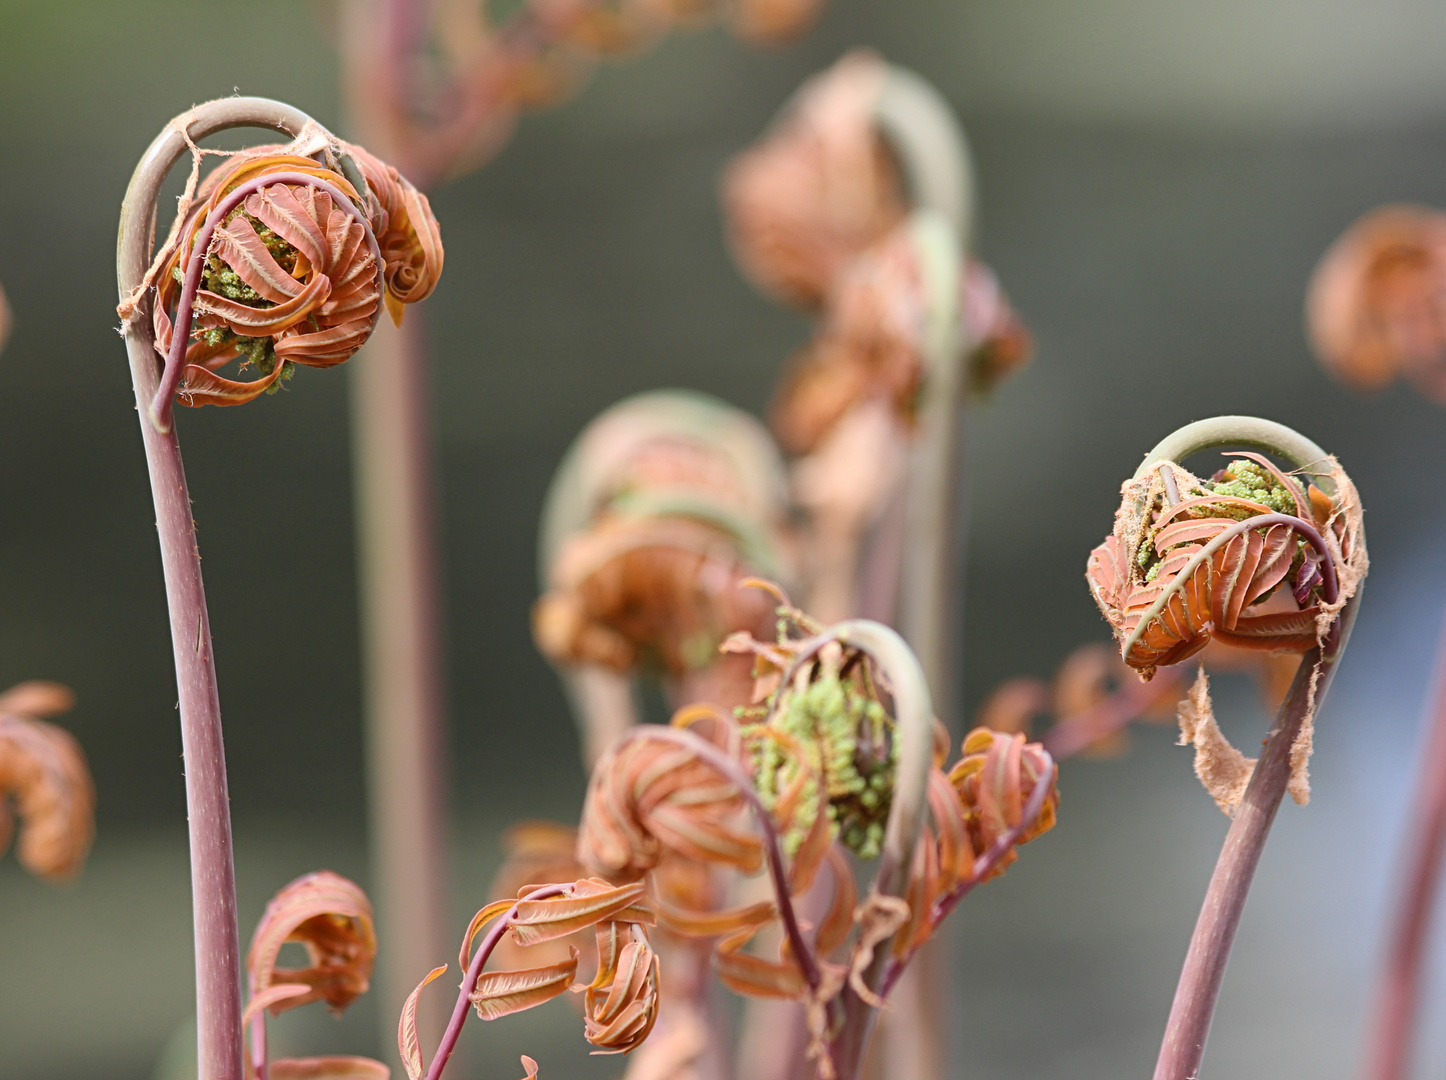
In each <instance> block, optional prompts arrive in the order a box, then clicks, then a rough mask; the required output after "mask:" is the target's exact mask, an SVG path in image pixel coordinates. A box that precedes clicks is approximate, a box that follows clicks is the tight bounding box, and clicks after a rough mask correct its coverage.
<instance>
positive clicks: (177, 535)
mask: <svg viewBox="0 0 1446 1080" xmlns="http://www.w3.org/2000/svg"><path fill="white" fill-rule="evenodd" d="M312 124H313V121H312V120H311V119H310V118H309V117H308V116H306V114H304V113H302V112H299V111H298V110H296V109H293V108H291V107H290V106H288V105H283V104H281V103H280V102H276V101H269V100H266V99H264V98H243V97H234V98H223V99H221V100H219V101H213V102H209V103H207V104H205V105H200V106H197V107H196V108H194V109H192V110H191V111H190V112H188V113H186V114H184V115H183V116H180V117H178V118H177V119H176V120H173V121H172V122H171V123H170V124H168V125H166V128H165V130H163V131H162V132H161V134H160V135H159V136H158V137H157V138H156V140H155V141H154V142H153V143H152V144H151V146H150V148H149V149H148V150H147V151H146V152H145V154H144V156H142V158H141V160H140V163H139V164H138V165H137V166H136V170H135V174H134V175H133V176H132V177H131V182H130V186H129V187H128V188H127V189H126V196H125V201H124V202H123V203H122V204H121V215H120V233H119V237H118V239H117V243H116V279H117V284H118V285H119V289H120V295H121V298H122V300H125V299H126V298H128V297H129V296H130V295H131V294H132V293H133V292H134V291H135V290H136V288H137V287H138V286H139V285H140V284H141V282H142V281H143V279H144V277H145V274H146V272H147V269H148V268H149V266H150V263H151V231H152V226H153V223H154V221H155V217H156V200H157V197H158V195H159V193H160V189H161V185H162V183H163V182H164V181H165V178H166V176H167V174H168V173H169V172H170V170H171V167H172V166H173V165H174V164H175V163H176V162H177V160H179V159H180V158H181V156H182V155H183V154H185V153H186V152H187V150H188V142H189V143H194V142H195V141H197V140H199V139H203V138H205V137H206V136H208V135H211V134H213V133H215V132H217V131H222V130H225V129H227V128H233V127H261V128H269V129H271V130H273V131H278V132H281V133H283V134H285V135H290V136H296V135H298V134H300V133H301V132H302V130H303V129H304V128H307V127H309V126H311V125H312ZM152 299H153V294H152V295H147V296H143V297H142V298H141V300H140V302H139V303H138V304H137V305H136V306H135V308H134V310H133V311H132V312H131V316H130V318H129V319H128V320H127V321H126V323H125V325H124V326H123V327H122V332H123V334H124V336H125V341H126V351H127V353H128V354H129V357H130V367H131V379H132V381H133V383H134V387H135V398H136V410H137V414H138V416H139V419H140V425H141V438H142V441H143V443H144V445H145V452H146V463H147V466H148V468H149V472H150V480H151V491H152V494H153V496H154V499H155V510H156V530H157V532H158V533H159V537H160V544H161V566H162V571H163V573H164V576H165V583H166V600H167V604H168V606H169V609H170V622H171V645H172V649H173V651H174V654H175V665H176V686H177V692H178V708H179V711H180V720H181V747H182V753H183V756H184V760H185V780H186V810H187V815H186V816H187V824H188V827H189V830H190V840H191V900H192V915H193V924H194V933H195V952H196V1030H197V1055H198V1059H197V1077H198V1080H241V1073H242V1064H241V1062H242V1050H241V1040H242V1031H241V948H240V934H239V930H238V927H237V923H236V879H235V869H234V866H233V862H232V851H231V814H230V803H229V798H228V795H227V788H226V758H225V747H224V743H223V739H222V732H221V706H220V700H219V697H218V694H217V689H216V667H215V660H214V657H213V655H212V651H211V629H210V624H209V621H208V618H207V614H206V594H205V589H204V586H203V584H202V580H201V557H200V552H199V549H198V548H197V544H196V527H195V522H194V521H192V519H191V500H190V495H189V493H188V491H187V488H186V474H185V469H184V467H183V465H182V462H181V448H180V443H179V442H178V441H177V438H176V433H175V431H174V430H171V431H167V432H162V431H159V430H157V429H156V427H155V426H154V425H153V424H152V423H151V421H150V418H149V406H150V404H151V402H152V401H153V400H154V399H155V396H156V391H157V390H158V389H159V386H160V375H161V371H160V364H159V363H158V358H157V356H156V354H155V348H154V345H155V343H154V338H153V337H152V330H151V320H150V304H151V302H152Z"/></svg>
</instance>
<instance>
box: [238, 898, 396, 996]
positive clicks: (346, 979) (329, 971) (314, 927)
mask: <svg viewBox="0 0 1446 1080" xmlns="http://www.w3.org/2000/svg"><path fill="white" fill-rule="evenodd" d="M288 941H295V942H300V943H301V944H302V945H303V946H304V947H305V948H306V954H307V957H308V958H309V960H310V964H309V966H308V967H305V968H297V969H285V968H278V967H277V966H276V958H277V956H278V955H279V954H280V952H281V947H282V945H284V944H285V943H286V942H288ZM376 952H377V939H376V930H375V928H374V926H373V920H372V906H371V902H370V901H369V900H368V899H367V896H366V893H364V892H362V890H361V888H360V887H359V886H358V885H356V884H355V883H354V882H351V881H348V880H347V879H346V878H344V877H342V876H341V875H339V874H334V873H332V872H331V871H330V870H319V871H317V872H315V873H311V874H305V875H303V876H302V877H299V878H297V879H296V880H295V881H293V882H291V884H289V885H287V886H286V887H285V888H283V889H282V890H281V891H280V892H278V893H277V894H276V895H275V896H274V897H272V899H271V902H270V903H269V904H267V905H266V910H265V912H263V913H262V915H261V921H260V922H259V923H257V925H256V933H255V934H254V935H253V936H252V938H251V948H250V951H249V952H248V953H247V956H246V968H247V971H248V972H249V974H250V981H251V993H252V994H253V995H256V994H258V993H260V992H261V991H264V990H266V989H267V988H268V987H272V986H277V985H282V984H287V983H295V984H304V985H306V986H309V987H311V991H310V992H309V993H306V994H297V995H294V996H290V997H287V998H285V999H283V1000H280V1001H277V1002H276V1003H275V1004H273V1005H272V1006H271V1012H272V1013H273V1014H276V1013H280V1012H283V1011H285V1010H287V1009H294V1008H296V1007H297V1006H300V1005H305V1004H307V1003H308V1002H312V1001H325V1002H326V1003H327V1005H328V1006H329V1007H330V1008H331V1009H333V1010H335V1011H337V1012H340V1011H342V1010H343V1009H345V1008H346V1007H347V1006H348V1005H350V1004H351V1003H352V1002H353V1001H354V1000H356V998H357V997H358V996H360V995H361V994H364V993H366V990H367V987H368V985H369V984H370V981H371V974H372V965H373V963H374V962H375V960H376Z"/></svg>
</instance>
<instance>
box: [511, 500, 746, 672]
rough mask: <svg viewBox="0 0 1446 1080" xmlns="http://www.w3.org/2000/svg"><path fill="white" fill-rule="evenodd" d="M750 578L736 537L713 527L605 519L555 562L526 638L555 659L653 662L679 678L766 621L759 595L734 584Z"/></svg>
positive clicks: (624, 665) (675, 520)
mask: <svg viewBox="0 0 1446 1080" xmlns="http://www.w3.org/2000/svg"><path fill="white" fill-rule="evenodd" d="M754 572H755V568H754V567H752V566H751V565H749V564H748V563H747V562H745V561H744V557H743V555H742V553H741V552H740V551H739V548H738V544H737V540H736V538H734V537H732V536H731V535H730V534H729V533H728V532H727V531H725V530H723V529H721V528H718V527H716V526H714V525H712V524H709V523H706V522H703V521H697V520H692V519H689V518H687V517H642V518H630V517H615V518H609V519H604V520H602V521H599V522H597V523H596V524H595V525H594V526H593V528H592V529H590V530H589V531H587V532H584V533H581V534H578V535H577V536H575V537H573V538H572V539H571V540H570V541H569V542H568V543H567V544H566V546H565V547H564V548H563V550H562V552H561V553H560V555H559V557H558V558H557V559H556V560H555V561H554V563H553V568H552V574H551V581H552V585H551V588H550V589H549V590H548V592H547V593H546V594H545V595H544V596H543V597H542V598H541V599H540V600H539V601H538V602H537V605H536V607H535V608H534V611H533V634H534V637H535V639H536V641H537V644H538V647H539V648H540V649H541V650H542V652H543V653H544V655H546V656H547V657H548V658H549V659H551V660H553V661H554V662H556V663H560V664H571V663H581V662H586V663H594V664H600V665H603V666H605V667H609V668H612V669H614V670H618V671H627V670H631V669H633V668H634V667H636V666H638V665H639V664H640V663H643V662H645V661H648V660H651V661H653V662H655V663H657V664H658V666H659V667H660V668H661V669H662V670H663V672H665V673H666V674H669V675H675V676H676V675H682V674H685V673H687V672H689V671H692V670H694V669H697V668H700V667H703V666H706V665H708V664H710V663H713V662H715V661H716V659H717V648H718V645H719V643H720V642H722V641H723V639H724V638H726V637H727V636H728V635H729V634H731V633H733V632H735V631H738V630H744V629H747V630H755V629H761V628H762V627H764V626H767V625H768V622H769V615H770V607H771V605H770V604H769V603H768V602H767V600H766V598H765V599H761V598H760V597H759V596H758V594H757V593H756V592H754V591H753V590H745V589H741V588H739V584H740V582H742V581H743V580H745V579H746V578H747V577H749V576H750V575H751V574H753V573H754Z"/></svg>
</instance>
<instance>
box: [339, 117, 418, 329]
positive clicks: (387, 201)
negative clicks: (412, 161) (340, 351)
mask: <svg viewBox="0 0 1446 1080" xmlns="http://www.w3.org/2000/svg"><path fill="white" fill-rule="evenodd" d="M344 145H345V148H346V151H347V153H349V154H351V156H352V157H353V158H355V159H356V162H357V164H358V165H360V166H361V170H362V174H363V175H364V176H365V177H366V181H367V186H368V187H370V188H371V189H372V191H373V192H374V193H375V195H376V197H377V199H378V201H379V202H380V203H381V208H382V212H383V215H384V216H383V218H382V221H381V224H380V226H379V227H378V228H377V243H379V244H380V245H381V249H382V258H383V259H384V260H385V261H386V282H387V294H388V296H387V308H388V310H389V311H390V312H391V314H392V318H393V319H395V320H396V321H397V322H398V323H400V322H401V319H402V317H401V310H402V308H401V305H403V304H415V303H417V302H418V301H419V300H425V299H426V298H427V297H428V296H430V295H431V294H432V290H433V289H435V288H436V287H437V280H438V278H440V277H441V276H442V262H443V251H442V232H441V227H440V226H439V225H438V224H437V219H436V217H435V216H434V215H433V214H432V204H431V203H430V202H428V200H427V196H426V195H424V194H422V193H421V192H420V191H418V190H417V189H416V188H415V187H413V186H412V185H411V183H410V182H409V181H408V180H407V178H406V177H404V176H402V175H401V174H400V173H399V172H397V170H396V169H394V168H392V167H391V166H390V165H387V164H386V163H384V162H382V161H380V160H378V159H377V158H375V157H373V156H372V155H371V154H370V153H368V152H367V151H366V150H364V149H362V148H361V147H360V146H357V145H355V144H353V143H346V144H344Z"/></svg>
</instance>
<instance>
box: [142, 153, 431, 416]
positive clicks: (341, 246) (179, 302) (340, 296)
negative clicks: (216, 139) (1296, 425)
mask: <svg viewBox="0 0 1446 1080" xmlns="http://www.w3.org/2000/svg"><path fill="white" fill-rule="evenodd" d="M193 153H194V154H195V165H196V167H195V168H193V169H192V173H191V179H190V182H189V183H188V185H187V189H186V193H185V194H184V195H183V196H182V197H181V202H180V207H179V217H178V219H177V222H176V224H175V226H173V228H172V232H171V235H170V237H169V238H168V239H167V242H166V244H165V246H164V247H163V248H162V249H161V251H160V252H159V254H158V255H157V256H156V262H155V264H154V265H153V267H152V269H151V272H150V273H149V274H148V275H147V279H146V283H147V284H153V285H154V288H155V296H154V302H153V305H152V309H151V318H152V321H153V324H154V330H155V338H156V342H155V347H156V352H157V353H158V354H160V356H161V357H163V358H166V359H167V365H168V366H167V376H168V378H167V380H166V381H164V382H163V384H162V390H163V392H166V391H168V390H170V389H174V390H175V391H176V394H177V398H178V400H180V402H181V403H182V404H185V405H193V406H195V405H239V404H243V403H245V402H248V401H251V400H253V399H254V398H256V397H257V396H258V395H260V394H262V393H267V392H272V391H274V390H276V389H277V388H278V387H279V385H280V383H281V382H282V381H283V380H285V379H287V378H289V377H290V374H291V371H292V370H293V365H295V364H302V365H305V366H308V367H331V366H334V365H336V364H340V363H342V362H344V361H345V360H347V359H348V358H349V357H350V356H351V355H352V354H353V353H354V352H356V350H357V349H359V348H360V347H361V346H362V344H363V343H364V342H365V341H366V339H367V338H368V337H369V336H370V334H371V332H372V330H373V329H374V328H375V326H376V323H377V319H378V317H379V316H380V314H381V310H382V308H383V306H385V307H386V309H387V310H388V312H389V313H390V314H391V316H392V318H393V319H394V320H395V321H396V322H397V323H400V322H401V319H402V312H403V309H404V305H406V304H411V303H416V302H417V301H419V300H422V299H424V298H425V297H426V296H427V295H429V294H430V293H431V291H432V289H433V288H434V287H435V285H436V283H437V279H438V277H439V276H440V274H441V272H442V263H443V251H442V242H441V235H440V232H439V230H438V226H437V221H436V218H434V217H433V216H432V211H431V207H430V205H429V204H428V202H427V197H426V196H425V195H423V194H422V193H421V192H419V191H417V190H416V189H415V188H414V187H412V185H411V184H409V183H408V182H407V181H406V180H405V179H404V178H403V177H401V176H400V175H399V174H398V173H397V171H396V170H395V169H393V168H391V167H390V166H388V165H386V164H384V163H382V162H381V161H378V160H377V159H376V158H374V157H372V155H371V154H369V153H367V152H366V151H365V150H363V149H362V148H361V147H359V146H354V145H352V144H349V143H344V142H341V141H340V140H336V139H334V138H332V137H330V136H329V135H324V134H320V133H303V134H302V136H300V137H299V138H298V139H296V140H295V141H294V142H292V143H290V144H288V145H286V146H263V147H256V148H252V149H249V150H244V151H240V152H237V153H234V154H219V156H221V157H222V161H221V163H220V164H219V165H217V166H216V168H215V169H213V170H212V171H211V172H210V173H209V174H208V175H207V176H206V178H205V179H204V180H201V181H200V183H199V184H197V177H198V175H199V165H200V161H201V155H202V154H206V155H211V154H218V153H219V152H217V151H210V150H205V151H201V150H195V151H193ZM272 177H274V178H275V179H274V182H268V178H272ZM188 297H189V307H188V310H183V308H185V307H186V306H187V304H186V302H187V299H188ZM135 299H136V298H134V297H132V298H130V299H128V300H127V302H126V303H123V304H122V306H121V314H122V317H123V318H124V317H126V315H127V314H128V312H129V309H130V307H132V306H133V305H134V303H135ZM178 330H179V332H181V333H183V334H185V335H186V338H187V341H186V346H185V351H184V356H183V357H180V365H183V366H180V367H178V368H177V369H176V370H173V361H174V359H175V358H174V357H173V355H172V354H173V351H174V350H173V345H174V342H173V335H174V334H175V333H176V332H177V331H178ZM238 360H239V361H240V365H239V370H240V372H251V373H254V375H255V376H256V377H255V378H252V379H249V380H243V379H237V378H228V377H225V376H223V375H221V374H219V371H220V370H221V369H222V368H224V367H225V366H226V365H228V364H230V363H232V362H233V361H238ZM177 378H179V380H180V381H179V385H174V384H175V382H176V379H177Z"/></svg>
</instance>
